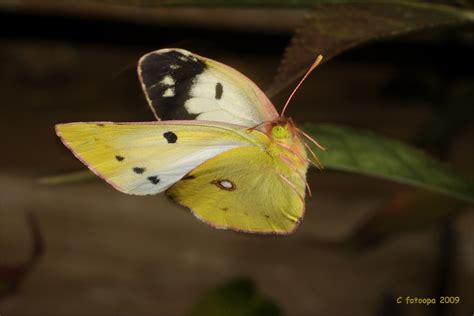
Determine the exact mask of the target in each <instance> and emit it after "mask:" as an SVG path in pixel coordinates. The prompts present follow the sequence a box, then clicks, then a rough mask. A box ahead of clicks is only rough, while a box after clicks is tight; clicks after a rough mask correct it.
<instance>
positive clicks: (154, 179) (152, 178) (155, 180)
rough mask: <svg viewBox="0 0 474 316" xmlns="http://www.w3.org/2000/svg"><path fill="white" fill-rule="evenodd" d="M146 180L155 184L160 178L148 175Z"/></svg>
mask: <svg viewBox="0 0 474 316" xmlns="http://www.w3.org/2000/svg"><path fill="white" fill-rule="evenodd" d="M148 180H149V181H150V182H151V183H153V184H155V185H156V184H158V183H160V178H158V176H152V177H148Z"/></svg>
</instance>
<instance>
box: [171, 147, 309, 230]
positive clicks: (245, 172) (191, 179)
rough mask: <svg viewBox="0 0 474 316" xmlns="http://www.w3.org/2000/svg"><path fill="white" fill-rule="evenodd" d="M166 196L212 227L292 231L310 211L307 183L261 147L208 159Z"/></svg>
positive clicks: (245, 148) (248, 148)
mask: <svg viewBox="0 0 474 316" xmlns="http://www.w3.org/2000/svg"><path fill="white" fill-rule="evenodd" d="M280 175H283V176H284V177H287V179H289V180H290V181H291V182H292V183H293V184H294V185H295V187H292V186H290V185H289V184H288V183H287V182H286V181H285V180H283V178H282V177H281V176H280ZM166 193H167V194H168V195H169V196H170V197H171V198H172V199H174V200H175V201H176V202H178V203H180V204H181V205H184V206H186V207H188V208H190V209H191V210H192V212H193V213H194V215H195V216H196V217H197V218H199V219H201V220H202V221H204V222H206V223H207V224H209V225H211V226H214V227H217V228H228V229H233V230H236V231H244V232H254V233H255V232H257V233H269V234H271V233H275V234H288V233H291V232H292V231H293V230H294V229H295V228H296V227H297V226H298V224H299V222H300V221H301V219H302V217H303V214H304V208H305V205H304V194H305V184H304V181H303V180H302V179H301V178H298V177H295V176H294V174H292V173H291V172H290V170H289V169H287V168H286V166H283V165H282V164H281V163H280V162H278V161H275V159H274V158H273V157H271V156H270V155H268V154H267V153H265V152H264V151H262V149H261V148H257V147H239V148H234V149H231V150H229V151H226V152H224V153H222V154H220V155H218V156H216V157H214V158H212V159H210V160H208V161H206V162H205V163H203V164H202V165H201V166H199V167H197V168H196V169H194V170H193V171H192V172H191V173H189V175H188V176H187V177H186V178H185V179H183V180H181V181H179V182H178V183H177V184H175V185H174V186H172V187H171V188H170V189H168V190H167V191H166Z"/></svg>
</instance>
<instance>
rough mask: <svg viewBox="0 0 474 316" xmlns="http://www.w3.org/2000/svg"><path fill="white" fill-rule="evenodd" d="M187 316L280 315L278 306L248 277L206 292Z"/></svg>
mask: <svg viewBox="0 0 474 316" xmlns="http://www.w3.org/2000/svg"><path fill="white" fill-rule="evenodd" d="M186 315H187V316H221V315H226V316H279V315H281V313H280V310H279V309H278V307H277V306H276V305H275V304H274V303H272V302H271V301H269V300H267V299H266V298H264V297H262V296H260V295H259V294H258V293H257V290H256V288H255V284H254V283H253V282H252V281H251V280H248V279H234V280H232V281H230V282H228V283H225V284H223V285H220V286H218V287H216V288H214V289H212V290H210V291H209V292H208V293H206V294H205V295H204V296H203V297H202V298H201V299H200V300H199V301H198V302H197V303H196V305H195V306H194V307H193V308H192V310H191V311H190V312H189V313H188V314H186Z"/></svg>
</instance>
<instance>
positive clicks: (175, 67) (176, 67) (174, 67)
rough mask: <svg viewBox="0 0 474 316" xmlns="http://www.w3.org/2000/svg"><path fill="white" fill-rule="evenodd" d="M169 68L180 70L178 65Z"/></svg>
mask: <svg viewBox="0 0 474 316" xmlns="http://www.w3.org/2000/svg"><path fill="white" fill-rule="evenodd" d="M170 68H171V69H179V68H181V66H180V65H170Z"/></svg>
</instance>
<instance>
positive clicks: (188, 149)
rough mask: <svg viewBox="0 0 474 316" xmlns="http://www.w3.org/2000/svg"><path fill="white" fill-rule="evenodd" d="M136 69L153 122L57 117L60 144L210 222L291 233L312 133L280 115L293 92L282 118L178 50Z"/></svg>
mask: <svg viewBox="0 0 474 316" xmlns="http://www.w3.org/2000/svg"><path fill="white" fill-rule="evenodd" d="M320 60H321V57H319V58H318V59H317V60H316V62H315V63H314V64H313V66H312V67H311V69H310V70H309V71H308V72H307V74H306V75H305V77H304V78H303V80H304V79H305V78H306V76H307V75H308V74H309V73H310V72H311V70H312V69H314V68H315V67H316V65H317V64H318V63H319V62H320ZM138 74H139V78H140V81H141V84H142V87H143V90H144V92H145V96H146V98H147V100H148V103H149V105H150V107H151V109H152V111H153V113H154V115H155V117H156V119H157V121H155V122H140V123H113V122H88V123H83V122H78V123H67V124H58V125H56V132H57V135H58V136H59V137H60V138H61V140H62V142H63V143H64V145H66V146H67V147H68V148H69V149H70V150H71V151H72V152H73V153H74V155H75V156H76V157H77V158H78V159H79V160H81V161H82V162H83V163H84V164H85V165H86V166H87V167H89V169H91V170H92V171H93V172H94V173H95V174H97V175H98V176H100V177H101V178H103V179H104V180H105V181H107V182H108V183H110V184H111V185H112V186H113V187H114V188H116V189H117V190H119V191H121V192H124V193H128V194H136V195H150V194H156V193H159V192H163V191H166V194H167V195H168V196H169V197H171V198H172V199H173V200H174V201H176V202H177V203H179V204H181V205H184V206H186V207H188V208H189V209H191V211H192V213H193V214H194V215H195V216H196V217H197V218H199V219H200V220H202V221H204V222H205V223H207V224H209V225H211V226H214V227H216V228H224V229H232V230H236V231H242V232H249V233H265V234H266V233H273V234H289V233H291V232H293V231H294V230H295V228H296V227H297V226H298V224H299V223H300V222H301V220H302V218H303V214H304V209H305V201H304V200H305V191H306V187H307V182H306V171H307V169H308V165H309V162H310V159H309V158H308V157H307V154H306V150H305V146H306V147H307V148H309V146H307V145H306V144H305V143H304V142H303V141H302V137H303V136H304V137H307V138H308V139H311V138H310V137H309V136H308V135H306V134H304V132H302V131H301V130H299V129H298V128H297V127H296V126H295V125H294V123H293V121H292V120H291V119H289V118H286V117H284V116H283V114H284V111H285V109H286V107H287V105H288V103H289V101H290V99H291V97H292V96H293V94H294V92H293V93H292V94H291V96H290V98H289V99H288V101H287V103H286V104H285V107H284V109H283V111H282V114H281V115H279V114H278V112H277V111H276V110H275V107H274V106H273V105H272V103H271V102H270V100H269V99H268V98H267V97H266V96H265V94H264V93H263V92H262V91H261V90H260V89H259V88H258V87H257V86H256V85H255V84H254V83H253V82H252V81H251V80H250V79H248V78H247V77H245V76H244V75H242V74H241V73H239V72H238V71H236V70H235V69H233V68H231V67H229V66H226V65H224V64H221V63H219V62H217V61H214V60H211V59H208V58H205V57H202V56H199V55H196V54H193V53H190V52H188V51H186V50H183V49H161V50H158V51H155V52H152V53H149V54H147V55H145V56H143V57H142V58H141V59H140V61H139V64H138ZM303 80H302V81H303ZM302 81H301V82H300V83H299V85H300V84H301V83H302ZM299 85H298V86H297V88H298V87H299ZM295 91H296V89H295ZM311 140H312V139H311ZM312 141H314V140H312ZM314 142H315V141H314ZM316 144H317V143H316ZM317 145H318V146H319V144H317ZM311 153H312V152H311ZM312 154H313V153H312ZM313 157H314V158H316V156H315V155H314V154H313ZM316 159H317V158H316Z"/></svg>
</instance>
